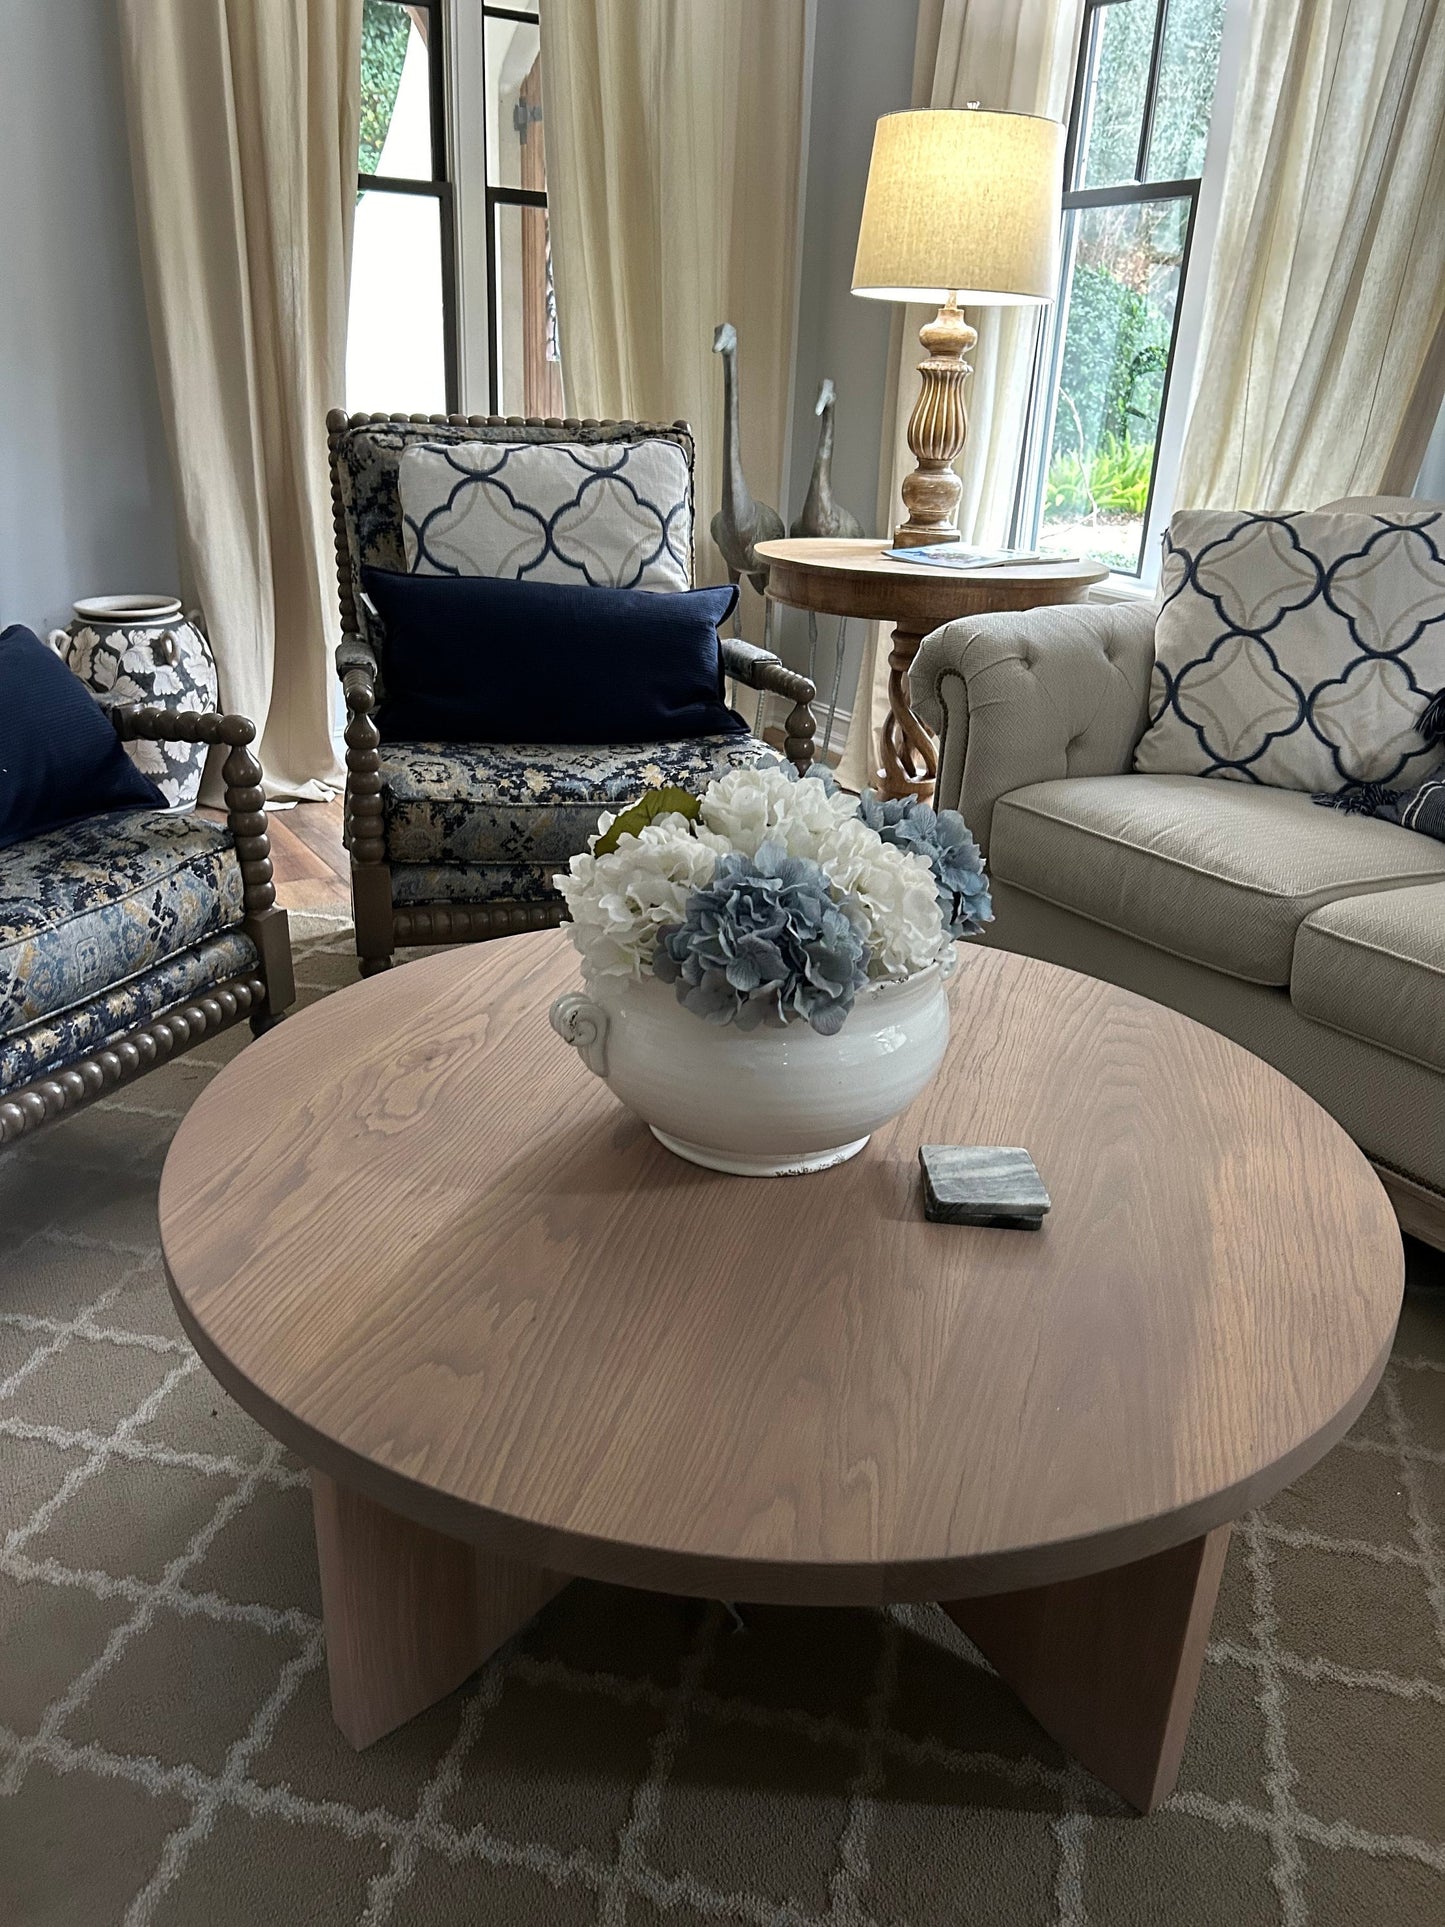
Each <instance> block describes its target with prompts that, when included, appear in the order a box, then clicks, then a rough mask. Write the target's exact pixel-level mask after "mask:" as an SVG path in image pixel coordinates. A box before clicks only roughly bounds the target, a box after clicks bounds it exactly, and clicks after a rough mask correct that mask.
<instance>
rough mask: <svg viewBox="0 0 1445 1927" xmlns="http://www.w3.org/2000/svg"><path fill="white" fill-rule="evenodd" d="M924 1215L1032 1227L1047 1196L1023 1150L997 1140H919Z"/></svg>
mask: <svg viewBox="0 0 1445 1927" xmlns="http://www.w3.org/2000/svg"><path fill="white" fill-rule="evenodd" d="M918 1162H919V1163H920V1164H921V1165H922V1166H923V1215H924V1217H925V1218H928V1219H930V1220H931V1221H932V1222H933V1223H934V1224H981V1225H990V1226H993V1227H994V1228H996V1229H999V1230H1011V1231H1012V1230H1018V1231H1037V1230H1038V1228H1039V1226H1040V1225H1041V1224H1042V1223H1043V1219H1044V1213H1045V1212H1046V1211H1047V1210H1048V1208H1049V1204H1050V1198H1049V1194H1048V1192H1047V1191H1046V1190H1045V1189H1044V1186H1043V1180H1042V1179H1041V1178H1040V1177H1039V1174H1038V1169H1037V1167H1036V1166H1035V1164H1034V1161H1033V1159H1032V1158H1031V1157H1030V1156H1029V1154H1028V1152H1027V1151H1023V1150H1019V1149H1017V1148H1015V1147H1010V1146H1005V1145H998V1144H920V1145H919V1147H918Z"/></svg>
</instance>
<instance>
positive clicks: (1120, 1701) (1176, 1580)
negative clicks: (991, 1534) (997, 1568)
mask: <svg viewBox="0 0 1445 1927" xmlns="http://www.w3.org/2000/svg"><path fill="white" fill-rule="evenodd" d="M1228 1544H1229V1527H1228V1526H1221V1527H1219V1528H1218V1529H1217V1530H1216V1531H1214V1532H1211V1533H1208V1534H1207V1535H1206V1536H1205V1537H1204V1538H1202V1539H1191V1540H1190V1541H1189V1543H1188V1544H1187V1545H1182V1546H1175V1547H1173V1548H1171V1550H1170V1551H1168V1552H1160V1553H1156V1554H1155V1555H1154V1556H1153V1557H1152V1558H1149V1559H1140V1560H1137V1561H1136V1562H1135V1563H1134V1564H1133V1565H1129V1566H1119V1567H1117V1568H1116V1569H1115V1570H1114V1571H1112V1572H1101V1573H1096V1574H1095V1575H1093V1576H1092V1577H1091V1578H1088V1579H1068V1580H1064V1581H1063V1582H1062V1583H1060V1584H1059V1585H1056V1586H1038V1587H1035V1588H1032V1589H1030V1590H1029V1591H1028V1592H1014V1593H1000V1594H996V1595H994V1596H993V1597H991V1598H987V1599H956V1600H950V1601H945V1602H944V1605H943V1610H944V1611H945V1612H946V1613H947V1614H948V1616H949V1618H950V1619H952V1620H953V1621H954V1623H955V1624H956V1625H957V1626H959V1627H960V1628H961V1629H962V1631H963V1632H965V1633H966V1634H967V1635H968V1637H969V1638H970V1639H971V1640H972V1641H973V1642H974V1644H975V1645H976V1646H977V1647H978V1648H979V1649H980V1651H981V1652H982V1653H983V1655H984V1657H985V1658H986V1659H987V1660H988V1661H989V1662H990V1663H991V1664H992V1665H993V1666H994V1667H995V1668H996V1669H997V1671H998V1673H999V1674H1000V1676H1001V1677H1002V1678H1003V1679H1004V1680H1005V1681H1006V1682H1007V1684H1008V1685H1010V1686H1011V1687H1012V1688H1013V1690H1014V1691H1015V1692H1016V1693H1017V1694H1018V1696H1019V1698H1020V1699H1021V1700H1022V1701H1023V1703H1024V1705H1025V1706H1026V1707H1027V1708H1028V1709H1029V1711H1030V1712H1031V1713H1032V1714H1033V1716H1034V1718H1035V1719H1036V1720H1037V1721H1038V1723H1039V1725H1040V1726H1042V1727H1043V1728H1044V1730H1045V1731H1046V1732H1047V1733H1050V1734H1052V1736H1053V1737H1054V1738H1055V1739H1056V1740H1057V1741H1058V1742H1059V1744H1060V1745H1061V1746H1062V1747H1064V1748H1066V1749H1067V1751H1068V1752H1070V1753H1072V1754H1073V1755H1074V1757H1075V1758H1076V1759H1077V1760H1079V1761H1081V1762H1082V1763H1083V1765H1085V1766H1086V1767H1088V1769H1089V1771H1090V1772H1091V1773H1093V1774H1095V1775H1096V1776H1097V1777H1098V1778H1099V1779H1101V1780H1102V1781H1103V1782H1104V1784H1105V1785H1106V1786H1110V1787H1112V1788H1113V1789H1114V1791H1115V1792H1116V1793H1121V1794H1122V1795H1123V1796H1124V1798H1125V1799H1126V1800H1127V1801H1128V1802H1129V1803H1130V1805H1131V1806H1135V1807H1138V1809H1139V1810H1140V1812H1141V1813H1152V1812H1153V1810H1154V1808H1155V1807H1157V1806H1158V1805H1159V1803H1160V1801H1161V1800H1166V1799H1167V1798H1168V1797H1169V1795H1170V1793H1171V1792H1172V1791H1173V1787H1174V1781H1175V1778H1176V1776H1177V1774H1178V1772H1179V1761H1180V1757H1181V1755H1182V1754H1183V1751H1184V1738H1185V1735H1186V1734H1187V1732H1188V1731H1189V1716H1190V1714H1191V1713H1192V1712H1193V1710H1194V1695H1195V1693H1196V1691H1197V1690H1198V1687H1199V1674H1200V1670H1201V1668H1202V1666H1203V1664H1204V1648H1205V1645H1206V1643H1207V1641H1208V1639H1209V1622H1210V1620H1211V1619H1212V1618H1213V1616H1214V1601H1215V1596H1216V1594H1217V1593H1218V1591H1219V1576H1220V1573H1221V1572H1222V1571H1223V1570H1224V1554H1225V1550H1226V1548H1227V1547H1228Z"/></svg>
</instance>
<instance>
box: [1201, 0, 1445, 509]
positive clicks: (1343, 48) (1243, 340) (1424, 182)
mask: <svg viewBox="0 0 1445 1927" xmlns="http://www.w3.org/2000/svg"><path fill="white" fill-rule="evenodd" d="M1442 391H1445V6H1442V5H1441V4H1440V0H1269V4H1268V5H1260V4H1257V5H1256V6H1255V8H1254V13H1253V19H1252V22H1251V28H1250V44H1249V48H1248V51H1247V53H1246V55H1245V59H1244V66H1243V78H1242V81H1241V91H1240V96H1239V101H1238V105H1237V107H1236V109H1235V116H1234V134H1233V138H1232V141H1231V146H1230V153H1229V162H1228V167H1227V170H1226V174H1225V184H1224V200H1223V205H1222V208H1221V211H1220V225H1219V237H1218V240H1217V242H1216V244H1215V251H1214V269H1213V275H1212V279H1211V283H1210V288H1209V294H1208V299H1207V303H1206V308H1205V319H1204V335H1203V344H1202V350H1201V356H1200V362H1199V366H1198V375H1197V381H1196V390H1195V396H1194V402H1193V408H1192V412H1191V414H1190V418H1189V425H1188V428H1187V429H1186V432H1185V439H1184V447H1183V453H1182V458H1181V465H1180V475H1179V486H1178V492H1177V497H1176V499H1177V501H1178V503H1179V505H1180V506H1181V507H1198V508H1261V509H1270V508H1309V507H1313V506H1315V505H1316V504H1318V503H1320V502H1325V501H1330V500H1333V499H1335V498H1336V497H1339V496H1345V495H1374V494H1386V495H1392V494H1403V495H1408V494H1409V493H1410V491H1411V489H1412V488H1413V486H1414V483H1415V478H1416V475H1417V474H1418V473H1419V469H1420V463H1421V460H1422V459H1423V457H1424V453H1425V447H1426V444H1427V442H1428V441H1429V438H1430V431H1431V428H1432V427H1433V425H1434V422H1435V418H1436V414H1437V413H1438V410H1439V406H1440V400H1441V394H1442Z"/></svg>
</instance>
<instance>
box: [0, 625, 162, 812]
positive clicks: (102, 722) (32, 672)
mask: <svg viewBox="0 0 1445 1927" xmlns="http://www.w3.org/2000/svg"><path fill="white" fill-rule="evenodd" d="M165 807H166V799H165V797H164V796H163V795H162V794H161V792H160V791H159V790H158V789H157V788H156V786H155V784H154V783H153V782H152V781H151V779H150V778H149V777H148V776H143V775H142V774H141V772H140V771H139V770H138V769H137V768H136V766H135V764H134V763H133V762H132V761H131V760H130V758H129V757H128V756H127V755H126V753H125V751H124V749H122V747H121V742H120V738H119V737H118V736H117V735H116V733H115V729H114V727H113V725H112V723H111V720H110V718H109V717H108V716H107V715H106V713H105V711H104V710H103V709H102V708H101V706H100V704H99V703H98V702H97V701H96V700H95V698H94V696H92V695H91V693H90V691H89V690H88V689H87V688H86V686H85V684H84V683H83V682H81V681H80V680H79V679H78V678H77V677H75V676H73V675H72V674H71V672H70V671H69V670H68V669H67V668H66V666H65V664H64V663H63V662H62V661H61V660H60V658H59V656H57V655H56V654H55V651H54V650H53V649H47V648H46V646H45V644H44V643H43V642H42V641H41V640H40V638H39V636H37V635H36V633H35V631H34V630H33V629H24V628H22V627H21V626H20V624H19V623H12V625H11V626H10V628H8V629H6V630H5V631H4V632H3V633H0V850H8V849H9V847H10V846H11V844H12V843H21V842H23V841H24V840H25V838H26V837H30V836H39V835H40V834H41V833H42V831H45V830H54V829H58V828H59V827H60V825H61V824H62V823H74V822H77V821H78V820H79V819H80V818H81V817H85V816H99V815H100V814H101V812H102V811H104V810H163V809H164V808H165Z"/></svg>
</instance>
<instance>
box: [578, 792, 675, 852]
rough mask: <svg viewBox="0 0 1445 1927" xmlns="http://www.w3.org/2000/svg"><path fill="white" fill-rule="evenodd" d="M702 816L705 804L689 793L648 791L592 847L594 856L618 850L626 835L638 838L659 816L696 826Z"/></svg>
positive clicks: (617, 818) (616, 819) (615, 820)
mask: <svg viewBox="0 0 1445 1927" xmlns="http://www.w3.org/2000/svg"><path fill="white" fill-rule="evenodd" d="M701 815H702V805H701V804H700V803H699V802H698V800H697V798H696V797H695V796H693V795H692V794H691V792H690V791H688V790H680V789H661V790H649V791H648V792H647V794H646V795H645V796H644V797H643V798H642V799H641V800H640V801H639V802H636V803H634V804H633V805H632V806H631V808H630V809H625V810H623V811H622V813H621V814H620V815H619V816H618V817H616V818H615V819H614V820H613V822H612V825H611V827H610V828H609V829H607V830H605V831H604V832H603V834H602V835H601V836H599V837H598V839H597V841H596V842H595V843H594V844H593V846H592V854H593V856H606V855H607V853H608V851H609V850H615V849H616V848H617V846H618V844H619V843H620V842H621V841H622V839H623V837H624V836H637V835H639V834H640V833H641V832H642V831H643V830H645V829H646V828H647V826H648V824H649V823H652V822H655V821H656V819H657V818H658V817H659V816H685V817H686V818H687V820H688V822H689V823H696V821H697V819H698V818H699V816H701Z"/></svg>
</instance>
